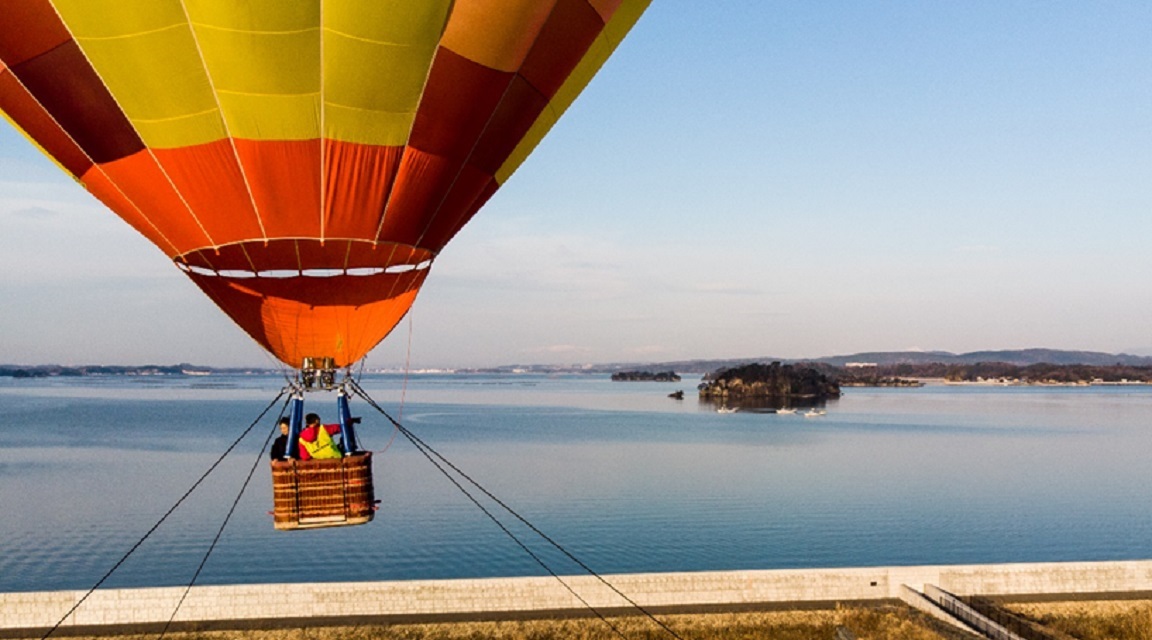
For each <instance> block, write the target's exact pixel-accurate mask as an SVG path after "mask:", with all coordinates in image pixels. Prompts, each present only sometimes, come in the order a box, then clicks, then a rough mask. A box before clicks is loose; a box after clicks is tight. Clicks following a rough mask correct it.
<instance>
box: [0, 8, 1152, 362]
mask: <svg viewBox="0 0 1152 640" xmlns="http://www.w3.org/2000/svg"><path fill="white" fill-rule="evenodd" d="M1150 29H1152V3H1149V2H1147V1H1146V0H1137V1H1131V2H1126V1H1120V0H1116V1H1112V0H1099V1H1096V2H1081V1H1062V0H1044V1H1038V0H1037V1H1023V0H996V1H982V0H971V1H966V2H927V1H918V2H911V1H899V0H885V1H883V2H881V1H875V2H872V1H858V2H836V1H829V2H799V1H793V2H774V1H768V0H750V1H747V2H742V1H737V0H721V1H718V2H696V1H693V2H689V1H688V0H655V1H654V2H653V4H652V7H651V8H650V9H649V10H648V12H647V13H646V14H645V15H644V17H643V18H642V19H641V20H640V22H639V24H638V25H637V26H636V28H635V29H634V30H633V32H632V33H631V35H630V36H629V37H628V39H627V40H626V41H625V42H624V44H623V45H622V46H621V47H620V49H618V50H617V52H616V55H615V56H614V57H613V58H612V59H611V60H610V61H609V62H608V64H607V65H606V66H605V68H604V70H603V71H602V72H601V74H600V75H599V76H598V77H597V78H596V79H595V80H594V81H593V82H592V84H591V85H590V86H589V88H588V89H587V90H586V91H585V93H584V94H583V95H582V96H581V98H580V99H579V100H577V101H576V103H575V104H574V105H573V107H572V108H571V109H570V110H569V112H568V113H567V114H566V115H565V116H564V118H563V119H562V120H561V122H560V123H559V124H558V125H557V127H556V128H555V129H554V130H553V131H552V133H551V134H550V135H549V137H548V138H546V139H545V141H544V142H543V144H542V145H541V146H540V147H539V148H538V149H537V151H536V153H535V154H534V155H533V156H532V157H531V158H530V159H529V160H528V162H527V163H526V164H525V165H524V166H523V167H522V168H521V170H520V171H519V172H518V173H517V174H516V175H515V176H513V178H512V179H511V180H510V181H509V182H508V183H507V184H506V185H505V186H504V187H503V189H502V190H501V191H500V192H499V193H498V194H497V195H496V197H494V198H493V199H492V200H491V201H490V202H489V204H488V205H487V207H486V208H485V209H484V210H483V211H481V213H480V214H479V215H478V216H477V217H476V218H475V219H474V220H473V221H472V222H471V223H470V224H469V226H468V227H466V228H465V229H464V231H463V232H462V233H460V234H459V235H458V236H457V237H456V239H455V240H454V241H453V242H452V243H451V244H450V245H449V246H448V248H447V249H445V251H444V252H443V253H442V254H441V256H440V257H439V259H438V260H437V262H436V264H435V265H434V267H433V269H432V272H431V275H430V276H429V278H428V281H427V284H426V285H425V287H424V289H423V291H422V292H421V294H420V297H419V298H418V299H417V302H416V305H415V306H414V308H413V312H412V314H411V323H409V321H407V320H406V321H404V322H403V323H401V325H400V326H399V327H398V328H397V330H396V331H395V332H393V334H392V336H390V337H389V338H388V339H386V340H385V342H384V343H383V344H382V345H381V346H380V347H378V348H377V349H376V351H374V352H373V353H372V354H371V355H370V356H369V358H368V364H369V365H370V366H396V365H401V364H403V363H404V360H405V353H406V350H407V349H408V345H409V339H410V342H411V364H412V366H413V367H415V368H423V367H443V366H482V365H499V364H512V363H584V362H617V361H633V360H643V361H660V360H673V359H686V358H735V357H746V356H763V355H777V356H781V357H815V356H823V355H833V354H845V353H853V352H858V351H865V350H900V349H933V350H935V349H940V350H947V351H956V352H960V351H971V350H979V349H1002V348H1003V349H1011V348H1024V347H1052V348H1063V349H1089V350H1099V351H1110V352H1119V351H1127V352H1141V353H1152V332H1150V331H1149V319H1150V318H1152V249H1150V248H1149V239H1152V38H1149V37H1148V33H1149V30H1150ZM181 361H188V362H194V363H200V364H209V365H219V366H226V365H267V364H269V363H270V361H269V359H268V357H266V356H265V355H264V354H263V352H262V351H261V350H260V349H259V348H258V347H256V346H255V344H254V343H253V342H252V341H251V340H250V339H248V337H247V336H246V335H245V334H244V333H243V332H242V331H241V330H240V329H239V328H237V327H236V326H235V325H233V324H232V323H231V321H230V320H228V319H227V318H226V317H225V316H224V315H223V314H222V313H221V312H219V311H218V310H217V309H216V308H215V307H214V306H213V305H212V304H211V303H210V302H209V301H208V299H207V298H205V297H204V296H203V295H202V294H201V293H200V291H199V290H198V289H197V288H196V287H195V285H193V284H192V282H191V281H190V280H188V279H187V278H186V277H185V276H183V275H182V274H181V273H180V272H179V271H178V270H177V269H176V268H175V267H174V266H173V265H172V264H171V262H170V261H169V260H167V259H166V258H165V257H164V255H163V254H162V253H161V252H160V251H159V250H158V249H156V248H154V247H153V246H152V245H151V244H149V243H148V242H147V241H145V240H143V239H142V238H139V237H137V236H136V235H135V232H134V231H132V230H131V229H130V228H129V227H128V226H127V225H126V224H124V223H123V222H121V221H120V220H119V219H118V218H116V217H115V216H114V215H112V214H111V213H108V212H106V211H104V210H103V209H102V207H101V206H100V205H99V203H98V202H96V200H95V199H93V198H91V197H90V196H88V195H87V194H86V193H85V192H84V191H83V189H81V188H80V187H79V186H77V185H76V184H75V183H73V182H72V181H71V180H69V179H67V178H66V177H64V176H63V175H62V174H61V173H60V172H59V171H58V170H57V169H56V168H55V166H53V165H52V164H51V163H49V162H48V161H47V160H45V159H44V158H42V157H41V156H40V155H39V154H38V152H36V151H34V150H33V149H32V147H31V146H30V145H29V144H28V143H27V142H26V141H25V140H24V139H23V138H22V137H21V136H20V135H19V134H17V133H15V132H14V131H13V130H12V129H11V127H9V126H8V125H7V124H6V123H3V122H0V362H18V363H49V362H52V363H72V364H85V363H122V364H143V363H174V362H181Z"/></svg>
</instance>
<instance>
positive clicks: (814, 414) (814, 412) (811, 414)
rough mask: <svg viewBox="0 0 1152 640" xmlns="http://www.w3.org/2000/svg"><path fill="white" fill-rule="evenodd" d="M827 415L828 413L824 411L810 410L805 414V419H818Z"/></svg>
mask: <svg viewBox="0 0 1152 640" xmlns="http://www.w3.org/2000/svg"><path fill="white" fill-rule="evenodd" d="M827 413H828V412H827V411H825V410H823V409H809V410H807V411H805V412H804V417H805V418H816V417H819V416H822V415H825V414H827Z"/></svg>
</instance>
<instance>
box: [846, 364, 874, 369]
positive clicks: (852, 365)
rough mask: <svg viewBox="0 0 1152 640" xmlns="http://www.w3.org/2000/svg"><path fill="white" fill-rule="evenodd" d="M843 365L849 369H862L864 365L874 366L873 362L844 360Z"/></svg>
mask: <svg viewBox="0 0 1152 640" xmlns="http://www.w3.org/2000/svg"><path fill="white" fill-rule="evenodd" d="M844 366H845V367H847V368H849V369H863V368H865V367H876V366H877V365H876V363H875V362H845V363H844Z"/></svg>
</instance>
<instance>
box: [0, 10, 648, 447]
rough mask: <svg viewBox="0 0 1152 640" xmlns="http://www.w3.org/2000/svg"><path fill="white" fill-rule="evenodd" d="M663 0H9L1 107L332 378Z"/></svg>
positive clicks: (297, 355)
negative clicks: (652, 1) (645, 13)
mask: <svg viewBox="0 0 1152 640" xmlns="http://www.w3.org/2000/svg"><path fill="white" fill-rule="evenodd" d="M649 1H650V0H419V1H413V0H292V1H289V0H243V1H237V0H0V111H2V112H3V113H4V115H5V116H6V118H8V120H9V121H10V122H11V123H12V124H13V125H14V126H15V127H16V128H17V129H18V130H20V131H21V132H22V133H24V135H25V136H26V137H27V138H28V139H30V140H31V141H32V142H33V143H34V144H36V145H37V146H38V147H39V148H40V149H42V150H43V151H44V152H45V153H46V154H47V155H48V156H49V157H51V158H52V159H53V160H54V161H55V162H56V163H57V164H58V165H59V166H60V167H61V168H62V169H63V170H64V171H66V172H68V173H69V174H70V175H72V176H73V177H74V178H75V179H76V180H77V181H79V182H80V183H81V184H82V185H83V186H84V187H85V188H86V189H87V190H88V191H90V192H91V193H92V194H93V195H94V196H96V197H97V198H98V199H100V200H101V201H102V202H103V203H104V204H105V205H107V207H108V208H109V209H111V210H112V211H113V212H115V213H116V214H117V215H118V216H120V217H121V218H122V219H123V220H124V221H125V222H127V223H128V224H130V225H132V227H134V228H135V229H136V230H137V231H139V232H140V233H141V234H143V235H144V236H145V237H147V238H148V239H149V240H150V241H152V243H153V244H155V245H156V246H157V247H159V248H160V250H161V251H163V252H164V253H165V254H166V255H167V256H168V257H169V258H171V259H172V261H173V262H174V263H175V264H176V266H177V267H179V268H180V269H181V270H183V271H184V273H186V274H187V275H188V277H189V278H191V279H192V281H193V282H195V283H196V285H197V286H199V287H200V289H201V290H203V291H204V293H206V294H207V295H208V296H209V297H210V298H211V299H212V300H213V301H214V302H215V303H216V304H217V305H218V306H219V307H220V308H221V309H222V310H223V311H224V312H225V313H227V314H228V316H229V317H231V318H232V319H233V320H234V321H235V322H236V324H238V325H240V327H241V328H242V329H244V331H246V332H247V333H248V334H249V335H250V336H251V337H252V338H253V339H254V340H256V342H258V343H259V344H260V345H261V346H263V347H264V348H265V349H267V350H268V351H269V352H271V353H272V354H273V355H275V357H276V358H278V359H279V360H281V361H282V362H284V363H285V364H287V365H288V366H289V367H292V368H293V369H301V370H303V372H304V374H305V376H306V377H305V379H304V382H305V384H306V386H311V383H312V382H313V380H312V378H311V377H308V376H312V375H315V374H316V372H319V375H320V376H321V377H322V378H323V377H324V376H328V379H322V380H320V381H319V383H320V385H321V386H329V387H330V386H331V385H332V380H331V378H330V376H331V372H332V371H333V370H334V369H338V368H341V367H347V366H349V365H350V364H352V363H355V362H356V361H357V360H359V359H360V358H362V357H363V356H364V355H365V354H367V353H368V351H369V350H371V349H372V348H373V347H374V346H376V344H378V343H379V342H380V341H381V340H383V339H384V337H385V336H386V335H387V334H388V333H389V332H390V331H391V330H392V328H393V327H395V325H396V324H397V323H398V322H399V321H400V320H401V319H402V318H403V316H404V315H405V314H406V313H407V312H408V310H409V308H410V307H411V306H412V303H413V301H414V299H415V297H416V294H417V292H418V291H419V290H420V287H421V285H422V284H423V283H424V281H425V278H426V277H427V276H428V273H429V268H430V267H431V265H432V263H433V261H434V260H435V258H436V256H437V254H438V253H439V252H440V251H441V249H443V248H444V246H445V245H446V244H447V243H448V241H449V240H450V239H451V238H452V237H453V236H454V235H456V233H457V232H459V231H460V229H461V227H463V226H464V225H465V224H466V223H467V222H468V221H469V220H470V219H471V218H472V216H473V215H475V214H476V212H477V210H479V209H480V207H481V206H483V205H484V203H485V202H486V201H487V200H488V199H489V198H490V197H491V196H492V194H493V193H494V192H495V191H496V190H497V189H498V188H499V187H500V185H502V184H503V183H504V182H505V181H507V179H508V177H509V176H510V175H511V174H512V173H513V172H514V171H515V170H516V168H517V167H519V166H520V164H521V163H522V162H523V161H524V160H525V158H526V157H527V156H528V154H529V153H530V152H531V151H532V149H533V148H534V147H535V146H536V145H537V143H539V141H540V140H541V138H542V137H543V136H544V135H545V133H546V132H547V131H548V130H549V129H550V128H551V127H552V125H553V124H554V123H555V122H556V120H557V118H558V117H559V116H560V115H561V114H562V113H563V112H564V110H565V109H566V108H567V107H568V106H569V105H570V104H571V103H572V101H573V100H574V99H575V98H576V96H577V95H578V94H579V92H580V91H581V90H582V89H583V88H584V86H585V85H586V84H587V83H588V82H589V81H590V80H591V78H592V76H593V75H594V74H595V73H596V71H597V70H598V69H599V68H600V66H601V65H602V64H603V63H604V61H605V60H606V59H607V58H608V56H609V55H610V54H611V53H612V51H613V50H614V49H615V47H616V46H617V45H618V44H619V43H620V41H621V39H622V38H623V37H624V35H625V34H626V33H627V32H628V30H629V29H630V28H631V27H632V25H633V24H634V23H635V22H636V20H637V19H638V18H639V17H640V15H641V13H643V11H644V9H645V8H646V7H647V5H648V3H649ZM294 411H295V408H294ZM342 415H343V414H342ZM297 424H298V423H297Z"/></svg>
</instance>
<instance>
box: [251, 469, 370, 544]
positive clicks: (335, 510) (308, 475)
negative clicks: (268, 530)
mask: <svg viewBox="0 0 1152 640" xmlns="http://www.w3.org/2000/svg"><path fill="white" fill-rule="evenodd" d="M272 507H273V511H272V515H273V521H274V524H275V526H276V528H277V529H310V528H315V527H339V526H344V525H350V524H364V523H365V522H368V521H370V520H372V516H373V514H374V513H375V511H376V496H375V492H374V490H373V487H372V453H371V452H370V451H366V452H364V453H357V454H355V455H351V456H347V457H344V458H335V459H329V460H316V459H312V460H273V461H272Z"/></svg>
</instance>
